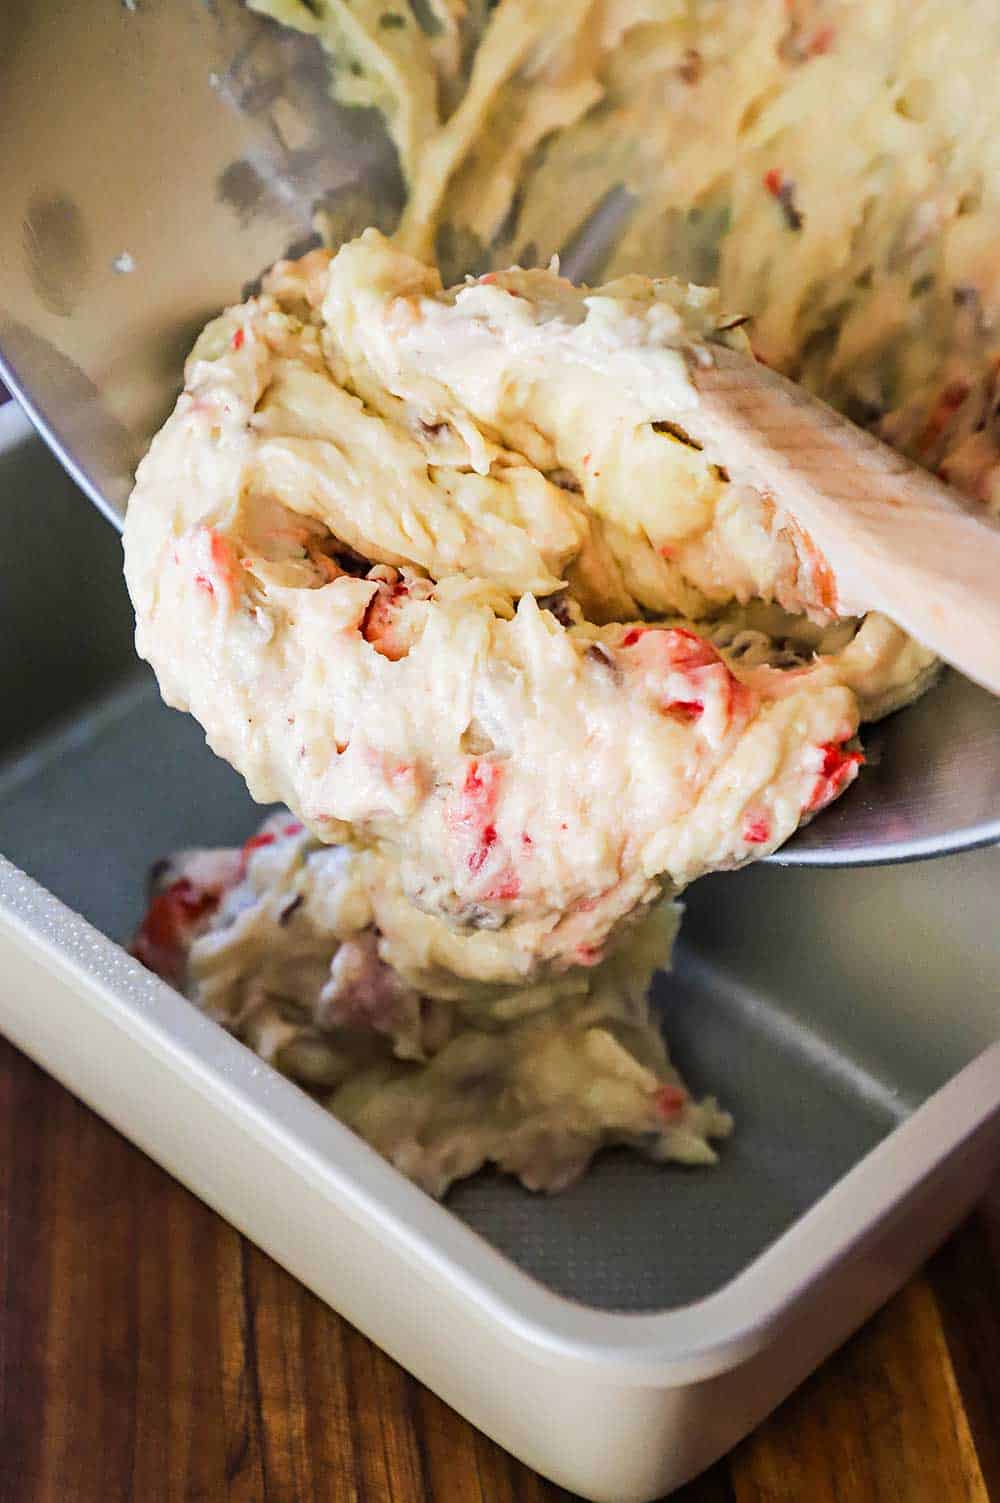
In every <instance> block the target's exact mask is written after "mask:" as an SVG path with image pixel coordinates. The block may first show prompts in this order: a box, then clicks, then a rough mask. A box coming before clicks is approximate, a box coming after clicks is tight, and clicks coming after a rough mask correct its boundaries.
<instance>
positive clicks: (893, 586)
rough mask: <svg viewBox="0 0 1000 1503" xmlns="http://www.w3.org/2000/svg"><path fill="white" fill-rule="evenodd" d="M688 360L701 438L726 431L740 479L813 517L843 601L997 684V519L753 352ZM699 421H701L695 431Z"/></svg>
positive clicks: (809, 525) (811, 528)
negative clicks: (878, 615) (876, 612)
mask: <svg viewBox="0 0 1000 1503" xmlns="http://www.w3.org/2000/svg"><path fill="white" fill-rule="evenodd" d="M711 354H712V362H711V363H710V364H708V363H705V364H702V363H698V362H695V363H692V367H691V377H692V380H693V383H694V385H695V387H696V389H697V391H698V394H699V408H698V415H697V419H696V421H695V422H692V423H689V424H688V425H687V426H689V427H690V428H691V429H692V431H696V432H697V435H698V436H699V437H701V438H702V440H703V441H708V442H711V436H712V434H713V432H714V433H724V434H725V450H726V466H727V469H728V470H729V472H730V474H731V475H732V476H733V478H734V479H737V478H738V479H740V480H745V481H749V482H751V483H752V484H755V485H757V486H758V487H759V488H761V489H764V490H766V491H768V492H769V493H770V494H772V495H773V496H774V498H775V500H777V501H778V502H779V504H780V505H781V506H782V507H783V508H784V509H786V510H788V511H789V512H791V514H792V515H793V516H794V517H795V519H796V521H797V522H798V523H799V524H800V525H801V526H802V527H804V528H805V529H806V531H807V532H808V533H809V535H810V536H811V538H812V540H813V542H814V543H815V544H816V545H817V547H818V548H819V549H820V550H821V552H822V553H823V554H824V555H825V557H826V559H827V561H828V562H829V564H830V566H831V568H832V569H833V571H834V574H835V576H836V579H837V586H838V593H839V596H840V599H841V603H842V606H843V608H844V610H845V611H847V612H850V613H852V614H853V613H858V612H860V611H862V610H879V611H882V612H884V613H885V615H887V616H889V617H891V619H892V620H894V621H895V622H897V623H898V625H900V626H902V627H903V629H904V630H905V631H907V632H909V633H910V635H911V636H913V637H915V638H916V639H917V641H919V642H921V643H923V644H924V645H925V646H926V647H928V648H930V649H931V650H932V651H933V652H935V653H937V654H938V655H939V656H940V657H942V658H944V660H945V661H946V662H948V663H951V664H952V665H953V666H954V667H956V668H958V669H960V671H961V672H963V673H965V674H967V675H968V676H969V677H970V678H972V679H975V680H976V681H977V682H978V683H981V684H983V685H984V686H985V687H986V688H988V689H990V690H992V692H993V693H994V694H1000V526H998V524H997V522H996V521H994V519H993V518H992V517H990V516H989V515H988V513H986V512H985V511H984V510H982V509H980V508H977V507H976V506H975V504H974V503H972V502H968V501H966V500H965V499H964V498H963V497H962V496H960V495H959V494H958V493H957V492H956V491H954V490H952V489H951V488H950V487H949V486H947V485H945V484H944V483H943V482H941V481H940V480H937V479H936V478H935V477H934V476H933V475H931V474H929V473H928V472H927V471H926V470H922V469H920V468H919V467H918V466H916V465H914V464H912V463H911V462H910V461H909V460H908V459H906V458H904V456H903V455H901V454H898V453H896V451H895V450H893V449H890V448H889V447H888V446H887V445H886V444H883V443H881V442H880V441H879V440H878V439H876V438H873V437H872V435H871V434H869V433H865V432H864V431H863V430H862V429H860V428H857V427H855V426H854V424H853V423H851V422H849V421H848V420H847V419H846V418H843V417H841V416H840V415H839V414H838V413H836V412H834V411H833V409H832V408H830V407H828V406H827V405H826V404H825V403H824V402H821V401H819V399H818V398H816V397H813V396H811V395H810V394H809V393H808V392H806V391H804V390H803V389H802V388H801V387H798V386H796V385H794V384H793V383H792V382H791V381H788V380H786V379H785V377H784V376H780V375H778V374H777V373H776V372H775V371H772V370H770V369H768V367H767V366H764V365H761V364H760V363H759V362H756V361H753V360H751V359H750V358H749V357H747V356H746V355H742V354H739V353H737V352H735V351H732V350H729V349H726V348H725V347H722V346H718V347H715V346H713V347H712V350H711ZM698 430H700V431H698Z"/></svg>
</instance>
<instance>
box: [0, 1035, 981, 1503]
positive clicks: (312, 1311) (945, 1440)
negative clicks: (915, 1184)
mask: <svg viewBox="0 0 1000 1503" xmlns="http://www.w3.org/2000/svg"><path fill="white" fill-rule="evenodd" d="M0 1144H2V1147H0V1301H2V1307H0V1503H119V1500H131V1499H134V1500H136V1503H159V1500H161V1499H164V1500H167V1499H169V1500H171V1503H173V1500H177V1503H180V1500H191V1503H194V1500H202V1503H231V1500H232V1503H237V1500H238V1503H314V1500H315V1503H319V1500H323V1503H425V1500H426V1503H556V1500H561V1503H567V1500H568V1499H569V1496H570V1495H569V1494H567V1493H565V1492H564V1491H563V1490H562V1489H560V1488H557V1487H554V1486H552V1485H551V1484H549V1483H547V1482H543V1481H542V1480H541V1479H540V1478H539V1477H537V1476H536V1475H535V1474H534V1473H532V1472H529V1471H528V1470H527V1468H525V1467H523V1466H522V1465H521V1464H520V1463H519V1462H516V1461H514V1460H513V1459H512V1458H511V1457H509V1456H507V1455H506V1453H505V1452H503V1451H501V1450H500V1449H499V1447H497V1446H496V1445H494V1444H493V1443H492V1442H491V1441H489V1440H486V1439H485V1437H483V1436H482V1435H480V1434H478V1432H477V1431H475V1430H474V1429H473V1428H472V1427H471V1426H470V1425H468V1424H467V1423H466V1422H465V1421H464V1420H462V1419H460V1418H459V1417H458V1415H456V1414H455V1413H454V1411H453V1410H451V1409H449V1408H448V1407H447V1405H445V1404H443V1403H442V1402H441V1401H440V1400H439V1399H437V1398H435V1397H434V1395H433V1394H431V1393H429V1392H428V1391H427V1390H426V1389H424V1388H422V1387H421V1385H420V1384H419V1383H417V1382H416V1381H415V1380H414V1379H412V1378H410V1377H409V1376H408V1375H407V1374H406V1373H405V1372H403V1370H402V1369H401V1368H400V1367H398V1366H397V1365H396V1363H394V1362H393V1361H391V1360H390V1359H389V1358H388V1357H386V1356H384V1355H383V1354H382V1353H381V1352H380V1351H378V1350H377V1349H376V1348H375V1347H373V1346H372V1345H371V1343H370V1342H369V1341H367V1340H366V1339H365V1338H364V1337H363V1336H361V1335H359V1333H358V1332H357V1331H355V1330H353V1329H352V1327H350V1326H349V1325H347V1323H346V1322H345V1321H343V1320H341V1319H340V1318H339V1317H338V1316H336V1315H334V1314H333V1312H332V1311H330V1310H328V1309H327V1308H326V1306H324V1305H322V1304H321V1303H320V1302H319V1300H317V1299H316V1298H314V1296H313V1295H311V1294H309V1293H307V1291H306V1290H305V1289H303V1288H302V1286H301V1285H300V1284H298V1283H297V1282H296V1281H295V1280H294V1279H293V1278H292V1277H291V1276H290V1275H289V1274H287V1273H285V1272H284V1271H283V1270H282V1269H281V1268H279V1267H278V1266H277V1265H276V1264H274V1263H273V1262H271V1260H270V1259H269V1258H267V1257H265V1256H264V1254H263V1253H260V1252H258V1251H257V1250H256V1248H254V1247H253V1246H251V1244H250V1243H248V1242H246V1241H245V1240H244V1239H243V1238H242V1237H240V1236H239V1234H238V1233H237V1232H235V1231H234V1230H233V1229H232V1228H231V1227H230V1226H228V1225H227V1224H226V1223H225V1222H224V1221H222V1220H221V1219H220V1218H219V1217H218V1216H216V1215H215V1214H214V1213H213V1212H212V1211H210V1210H208V1209H207V1207H205V1206H203V1205H202V1204H201V1203H200V1201H198V1200H196V1199H195V1198H194V1197H193V1196H192V1195H190V1194H189V1193H188V1192H187V1191H186V1190H184V1189H182V1188H181V1186H180V1185H178V1184H176V1183H175V1182H174V1181H173V1180H171V1179H170V1178H169V1177H168V1176H167V1175H166V1174H165V1173H163V1171H162V1170H160V1169H159V1168H157V1167H156V1165H155V1164H153V1163H152V1162H151V1161H150V1160H149V1159H147V1158H146V1157H145V1156H144V1155H143V1154H141V1153H140V1152H139V1151H138V1150H137V1149H135V1148H133V1147H132V1146H131V1144H129V1143H128V1142H126V1141H125V1139H124V1138H122V1137H120V1136H119V1135H118V1134H117V1133H116V1132H114V1131H113V1129H111V1128H110V1127H108V1126H107V1125H106V1124H105V1123H104V1122H102V1121H101V1120H100V1119H99V1118H98V1117H96V1116H95V1115H94V1114H93V1113H92V1112H91V1111H89V1110H88V1109H87V1108H86V1107H84V1106H82V1105H81V1104H80V1103H79V1102H78V1101H76V1100H75V1098H74V1097H72V1096H71V1095H69V1093H68V1092H67V1091H64V1090H63V1089H62V1087H60V1086H58V1085H56V1083H55V1082H54V1081H53V1080H51V1079H50V1078H49V1077H48V1076H46V1075H45V1074H43V1072H42V1071H41V1070H39V1069H38V1068H37V1067H36V1066H35V1065H33V1064H31V1063H30V1061H28V1060H27V1059H26V1058H25V1057H24V1056H23V1055H21V1054H19V1053H18V1052H17V1051H16V1050H15V1049H13V1048H12V1047H11V1046H10V1045H9V1044H6V1043H5V1042H3V1041H2V1040H0ZM674 1497H675V1498H676V1499H677V1500H678V1503H765V1500H766V1503H779V1500H780V1503H988V1500H989V1499H990V1498H991V1497H992V1498H994V1499H996V1500H1000V1189H998V1192H997V1193H996V1194H995V1195H994V1196H993V1197H992V1198H991V1199H990V1200H989V1201H988V1202H987V1203H986V1204H985V1205H984V1207H983V1208H982V1209H981V1210H980V1211H978V1212H977V1213H976V1215H975V1216H973V1217H972V1218H971V1220H970V1221H969V1222H968V1223H967V1224H966V1225H965V1226H964V1227H963V1228H962V1229H961V1230H960V1231H959V1232H958V1233H957V1234H956V1235H955V1236H954V1237H953V1238H952V1240H951V1241H950V1242H949V1243H948V1244H947V1246H945V1247H944V1248H943V1249H942V1251H941V1252H940V1253H938V1255H937V1256H936V1257H935V1258H934V1259H933V1261H932V1262H931V1264H930V1265H929V1266H928V1268H927V1269H926V1270H925V1271H924V1272H923V1273H922V1274H921V1275H920V1276H919V1277H917V1278H916V1279H914V1280H913V1282H912V1283H911V1284H910V1285H909V1286H908V1287H907V1288H906V1289H905V1290H903V1292H902V1293H901V1294H900V1295H899V1296H898V1297H897V1298H896V1299H895V1300H894V1301H893V1302H892V1303H891V1304H890V1305H889V1306H888V1307H887V1308H886V1309H885V1310H884V1311H882V1312H881V1314H879V1315H878V1316H876V1317H875V1319H874V1320H872V1321H871V1322H870V1323H869V1325H868V1326H866V1327H865V1329H864V1330H863V1331H861V1332H860V1334H859V1335H858V1336H856V1337H855V1338H854V1339H853V1340H852V1341H851V1342H849V1343H848V1345H847V1346H846V1347H845V1348H843V1349H842V1350H841V1351H840V1352H839V1353H838V1354H837V1355H835V1356H834V1357H833V1358H831V1360H830V1361H829V1362H827V1363H826V1365H825V1366H824V1367H823V1368H822V1369H821V1370H820V1371H819V1372H818V1373H817V1374H816V1375H815V1376H814V1377H813V1378H811V1379H810V1380H809V1381H808V1382H807V1383H805V1384H804V1386H803V1387H802V1388H801V1389H800V1390H799V1391H798V1392H797V1393H796V1394H795V1395H794V1396H793V1397H792V1398H791V1399H789V1400H788V1402H787V1403H786V1404H784V1405H783V1406H782V1408H781V1409H780V1410H778V1411H777V1413H776V1414H774V1415H773V1416H772V1417H771V1418H770V1419H769V1420H768V1421H766V1422H765V1424H764V1425H762V1426H761V1428H760V1429H759V1430H758V1431H757V1432H756V1434H755V1435H753V1436H752V1437H751V1438H750V1439H749V1440H747V1441H744V1442H743V1444H742V1445H740V1446H738V1447H737V1449H736V1450H735V1451H734V1452H733V1453H732V1454H731V1455H730V1456H729V1457H727V1458H726V1459H725V1460H724V1461H722V1462H720V1463H719V1464H718V1465H717V1466H716V1467H714V1468H713V1469H712V1471H711V1472H709V1473H707V1474H705V1475H704V1476H703V1477H701V1478H700V1479H698V1480H697V1481H695V1482H692V1483H691V1484H689V1486H688V1487H686V1488H684V1489H682V1490H681V1491H680V1492H679V1493H676V1494H674Z"/></svg>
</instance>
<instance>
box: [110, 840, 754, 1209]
mask: <svg viewBox="0 0 1000 1503" xmlns="http://www.w3.org/2000/svg"><path fill="white" fill-rule="evenodd" d="M678 917H679V910H677V909H676V907H675V906H674V905H671V904H666V905H661V906H660V907H659V908H657V909H654V910H653V911H652V912H651V913H650V914H649V915H647V917H646V918H645V919H644V921H643V922H642V923H641V924H640V925H638V926H637V927H636V928H635V929H634V930H633V931H632V933H631V935H630V937H629V942H628V945H627V947H626V948H625V949H624V950H623V951H622V952H621V953H619V954H618V955H616V956H615V957H614V958H613V959H611V960H607V961H605V962H604V963H603V964H601V965H599V966H596V967H595V968H593V969H590V970H586V969H577V970H575V971H574V972H572V973H571V974H568V975H565V976H562V977H560V978H557V979H553V980H552V981H550V982H549V983H547V984H545V985H539V986H534V987H514V988H512V987H509V986H506V987H505V986H491V985H489V984H487V983H483V982H481V981H477V980H474V979H473V980H462V979H461V978H460V977H459V976H457V975H455V974H452V972H451V971H449V970H442V969H441V968H440V966H439V964H438V949H439V947H438V945H437V944H436V940H437V939H440V941H441V942H442V947H443V951H444V953H446V954H447V955H448V958H449V961H451V960H453V958H454V945H455V937H454V935H452V934H451V933H450V932H449V931H447V929H446V926H444V925H443V924H442V923H441V921H440V920H433V919H429V918H428V917H427V916H426V915H421V914H418V913H417V912H416V910H414V909H413V908H412V907H411V906H410V905H409V904H401V903H399V902H398V900H397V897H396V896H395V895H394V876H393V871H392V869H391V867H388V866H387V863H386V862H385V861H384V860H383V859H382V858H380V857H378V856H377V855H375V854H374V853H372V852H366V851H359V850H356V849H355V850H352V849H350V848H347V847H330V846H323V845H321V844H320V842H319V841H317V840H316V839H315V837H313V836H311V835H309V833H308V832H307V831H305V830H304V829H303V826H302V825H301V824H300V823H298V822H297V821H295V820H292V819H291V818H290V816H288V815H287V814H279V815H275V816H273V817H272V818H271V819H269V820H268V821H266V822H265V824H264V825H263V826H262V828H261V829H260V831H259V832H258V833H257V834H256V835H255V836H253V837H252V838H251V839H250V840H249V841H248V842H247V844H246V846H245V847H244V848H243V850H242V851H240V850H220V851H194V852H182V853H180V854H179V855H177V856H174V857H173V858H171V859H170V860H169V861H167V862H164V863H162V864H161V866H160V869H159V871H158V873H157V878H156V885H155V890H154V892H153V894H152V896H151V902H150V906H149V910H148V912H147V914H146V917H145V919H144V921H143V924H142V926H141V927H140V930H139V932H138V935H137V937H136V942H135V951H136V953H137V954H138V955H139V957H140V958H141V959H142V960H144V961H145V962H146V964H148V965H149V966H151V967H152V968H153V969H154V970H157V971H159V973H160V974H161V975H163V976H164V977H165V978H166V979H167V980H169V981H171V982H172V983H173V984H174V985H176V986H179V987H180V988H181V989H182V990H183V991H185V992H186V994H187V995H188V996H189V997H190V998H191V1000H192V1001H193V1002H194V1003H195V1004H196V1005H197V1006H199V1007H200V1008H202V1009H203V1010H204V1011H205V1012H207V1013H208V1014H209V1015H210V1016H211V1017H213V1018H215V1019H216V1020H217V1021H218V1022H220V1023H222V1024H223V1025H224V1026H225V1027H226V1028H228V1029H230V1030H231V1031H232V1032H233V1033H234V1034H235V1035H236V1036H237V1037H238V1038H240V1039H242V1040H243V1041H244V1042H245V1043H247V1044H248V1045H249V1046H250V1047H251V1048H253V1049H254V1050H256V1052H257V1053H258V1054H260V1055H261V1057H262V1058H263V1059H265V1060H267V1061H268V1062H269V1063H271V1064H273V1065H275V1066H276V1067H277V1068H278V1069H280V1070H282V1071H283V1072H284V1073H285V1074H287V1075H289V1076H290V1077H291V1078H292V1079H293V1080H295V1081H297V1082H298V1083H299V1084H300V1085H302V1086H303V1087H305V1088H306V1089H307V1090H309V1091H310V1092H312V1093H313V1094H314V1095H315V1096H316V1097H317V1098H318V1099H319V1100H320V1101H321V1102H322V1103H323V1104H324V1105H326V1106H327V1107H328V1108H329V1109H330V1110H331V1111H332V1112H334V1113H335V1114H336V1115H337V1116H338V1117H340V1118H341V1119H342V1120H343V1121H345V1122H346V1123H347V1124H348V1125H349V1126H351V1127H353V1128H354V1129H355V1131H356V1132H358V1133H360V1134H361V1136H362V1137H364V1138H366V1139H367V1140H368V1141H369V1142H370V1143H371V1144H372V1145H373V1146H374V1147H375V1148H377V1149H378V1150H379V1152H381V1153H383V1154H384V1155H385V1156H386V1157H387V1158H388V1159H390V1160H391V1162H392V1163H394V1164H395V1165H396V1166H397V1167H398V1168H399V1169H401V1170H402V1171H403V1172H404V1173H406V1174H408V1175H409V1176H410V1177H411V1178H413V1179H415V1180H416V1181H417V1183H418V1184H420V1185H422V1186H423V1187H424V1188H425V1189H427V1190H429V1191H430V1192H431V1194H434V1195H443V1194H444V1193H445V1191H446V1190H447V1189H448V1187H449V1185H450V1184H451V1183H452V1182H453V1181H454V1180H456V1179H459V1178H462V1177H464V1176H465V1175H468V1174H472V1173H474V1172H475V1171H476V1170H477V1169H479V1168H481V1167H482V1165H484V1164H486V1163H493V1164H496V1165H498V1166H499V1167H500V1168H502V1169H504V1170H506V1171H508V1172H509V1173H511V1174H514V1175H516V1176H517V1177H518V1178H519V1179H520V1180H521V1182H522V1183H523V1184H524V1185H526V1186H527V1188H529V1189H532V1190H545V1191H554V1190H559V1189H562V1188H564V1187H565V1186H566V1185H567V1184H569V1183H570V1182H571V1181H572V1180H574V1179H576V1178H577V1177H578V1176H579V1175H580V1174H581V1173H582V1172H583V1171H584V1169H585V1168H586V1167H587V1164H588V1163H589V1161H590V1159H591V1158H592V1156H593V1155H594V1153H595V1152H597V1150H598V1149H599V1148H601V1147H602V1146H604V1145H607V1144H612V1143H619V1144H627V1145H628V1146H630V1147H633V1148H635V1149H637V1150H638V1151H639V1152H641V1153H642V1154H644V1155H645V1156H646V1157H649V1158H653V1159H656V1160H659V1161H666V1160H674V1161H677V1162H680V1163H683V1164H711V1163H713V1162H714V1160H715V1153H714V1151H713V1149H712V1146H711V1140H712V1139H716V1138H720V1137H724V1136H725V1135H726V1134H727V1133H728V1132H729V1130H730V1126H731V1123H730V1119H729V1117H728V1115H727V1114H726V1113H725V1112H721V1111H720V1110H719V1109H718V1107H717V1106H716V1104H715V1101H714V1100H712V1099H708V1100H705V1101H702V1102H696V1101H694V1100H692V1098H691V1096H690V1095H689V1093H688V1092H687V1090H686V1089H685V1088H684V1086H683V1083H682V1082H681V1080H680V1078H679V1076H678V1075H677V1073H676V1071H675V1070H674V1069H673V1068H672V1067H671V1065H670V1062H669V1059H668V1057H667V1052H666V1049H665V1047H664V1044H663V1040H662V1037H661V1034H660V1031H659V1027H658V1025H657V1020H656V1018H655V1017H654V1016H653V1015H652V1014H651V1012H650V1006H649V1002H648V1000H647V991H648V987H649V982H650V979H651V977H652V973H653V970H654V968H655V967H657V966H660V965H665V964H666V963H667V962H668V959H669V955H670V945H671V940H672V938H673V935H674V932H675V930H676V927H677V919H678ZM465 942H466V944H473V945H474V936H470V937H468V938H467V939H466V941H465ZM457 969H458V970H461V969H463V968H462V967H458V968H457ZM464 969H465V970H472V969H474V965H469V966H466V967H464Z"/></svg>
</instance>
